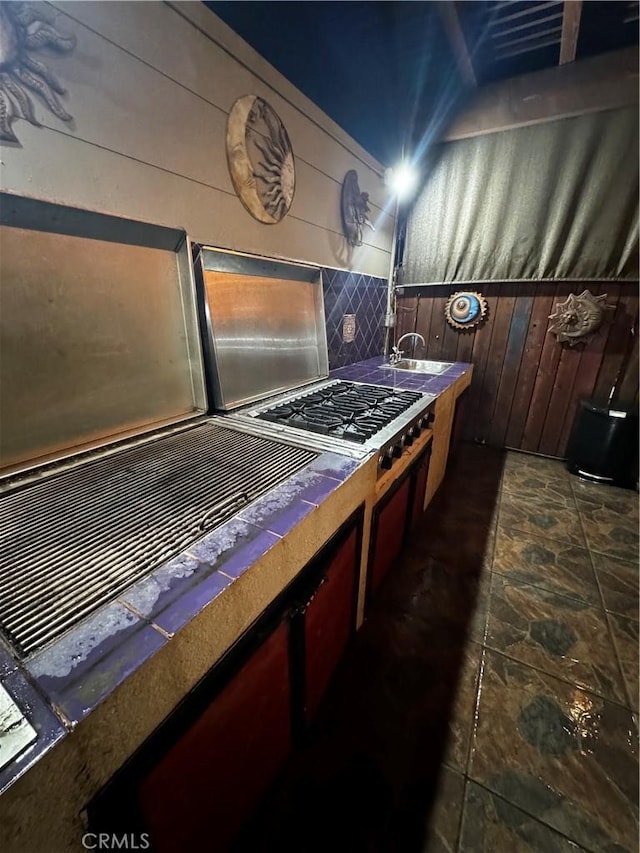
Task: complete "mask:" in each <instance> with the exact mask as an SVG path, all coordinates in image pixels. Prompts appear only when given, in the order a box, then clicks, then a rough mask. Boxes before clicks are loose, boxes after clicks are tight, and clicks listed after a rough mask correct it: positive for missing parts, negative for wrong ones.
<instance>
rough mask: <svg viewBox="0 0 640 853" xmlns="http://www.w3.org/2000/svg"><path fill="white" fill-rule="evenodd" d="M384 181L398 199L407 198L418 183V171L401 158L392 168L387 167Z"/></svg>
mask: <svg viewBox="0 0 640 853" xmlns="http://www.w3.org/2000/svg"><path fill="white" fill-rule="evenodd" d="M385 183H386V184H387V186H388V187H389V189H391V191H392V192H393V193H394V195H395V196H396V197H397V198H398V199H400V200H403V199H406V198H408V197H409V196H410V195H411V193H412V192H413V190H414V189H415V188H416V185H417V183H418V173H417V172H416V170H415V169H414V167H413V166H412V165H411V163H408V162H407V161H406V160H403V161H402V162H401V163H399V164H398V165H397V166H394V167H393V168H392V169H387V171H386V172H385Z"/></svg>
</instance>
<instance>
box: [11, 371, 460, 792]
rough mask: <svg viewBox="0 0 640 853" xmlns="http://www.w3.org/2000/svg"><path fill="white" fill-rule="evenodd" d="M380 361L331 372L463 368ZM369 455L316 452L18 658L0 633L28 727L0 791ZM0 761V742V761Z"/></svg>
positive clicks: (393, 379) (358, 376) (414, 382)
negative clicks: (30, 738)
mask: <svg viewBox="0 0 640 853" xmlns="http://www.w3.org/2000/svg"><path fill="white" fill-rule="evenodd" d="M386 361H387V359H385V358H383V357H382V356H378V357H375V358H372V359H368V360H367V361H362V362H358V363H356V364H352V365H350V366H348V367H342V368H339V369H337V370H334V371H332V373H331V377H332V378H336V379H344V380H352V381H356V382H366V383H370V384H377V385H385V386H391V387H397V388H402V389H406V390H413V391H426V392H429V393H432V394H435V395H439V394H441V393H443V392H444V391H446V390H447V388H449V387H450V386H451V385H452V384H453V383H454V382H455V381H456V380H457V379H458V378H459V377H460V376H462V375H463V374H464V373H465V371H466V370H467V369H468V368H469V366H470V365H467V364H463V363H455V364H453V365H452V367H451V368H449V369H448V370H447V371H446V372H445V373H444V374H442V375H440V376H431V375H427V374H421V375H416V374H411V373H406V372H404V371H399V370H389V369H384V368H381V367H380V365H381V364H383V363H384V362H386ZM370 459H371V457H369V458H368V459H365V460H354V459H351V458H350V457H343V456H339V455H337V454H335V453H323V454H321V455H320V456H318V458H317V459H315V460H314V461H313V462H312V463H310V464H309V465H308V466H306V467H305V468H304V469H302V470H301V471H300V472H298V473H297V474H295V475H294V476H293V477H290V478H289V479H288V480H286V481H285V482H284V483H281V484H280V485H278V486H276V487H275V488H274V489H272V490H271V491H270V492H268V493H267V494H266V495H264V496H263V497H262V498H260V499H259V500H257V501H255V502H254V503H253V504H252V505H251V506H249V507H247V508H246V509H244V510H243V511H242V512H240V513H239V514H238V515H236V516H235V517H234V518H232V519H231V520H230V521H228V522H227V523H226V524H223V525H222V526H220V527H218V528H216V529H215V530H214V531H212V532H211V533H209V534H207V535H206V536H204V537H203V538H202V539H200V540H198V541H197V542H194V543H193V545H191V546H190V547H189V548H188V549H187V550H186V551H185V552H183V553H182V554H179V555H178V556H176V557H175V558H174V559H172V560H170V561H169V562H167V563H165V564H163V565H162V566H160V567H159V568H157V569H156V570H154V571H153V572H152V573H151V574H149V575H148V576H147V577H145V578H143V579H142V580H140V581H138V582H137V583H136V584H134V585H133V586H131V587H130V588H129V589H128V590H126V591H125V592H124V593H122V594H121V595H120V596H119V598H118V599H116V600H115V601H112V602H110V603H109V604H107V605H105V606H103V607H102V608H100V610H98V611H96V612H95V613H94V614H92V615H91V616H90V617H89V618H88V619H86V620H85V621H83V622H82V623H81V624H80V625H78V626H77V627H76V628H74V629H73V630H71V631H69V632H68V633H67V634H65V635H64V636H63V637H62V638H60V639H59V640H58V641H56V642H55V643H53V644H51V645H50V646H48V647H46V648H45V649H43V650H42V651H40V652H38V653H37V654H35V655H33V656H32V657H31V658H29V659H28V660H27V661H24V662H22V661H18V660H17V659H16V658H15V657H14V655H13V653H12V652H11V650H10V649H9V648H8V647H7V646H6V645H5V644H4V643H3V641H2V638H0V684H2V686H3V687H5V689H6V690H8V692H9V694H10V695H11V696H12V698H13V699H14V701H15V702H16V703H17V704H18V705H19V707H20V708H21V709H22V711H23V712H24V714H25V716H26V717H27V719H28V720H29V722H30V723H31V725H32V726H33V727H34V728H35V730H36V732H37V734H38V737H37V740H36V741H35V742H34V743H33V744H32V745H31V746H29V747H27V748H26V749H25V750H24V751H23V752H21V753H20V755H18V756H17V757H16V758H15V759H13V760H12V761H10V762H9V763H7V764H5V765H4V766H0V794H2V793H3V792H4V791H5V790H6V789H7V788H9V787H10V786H12V784H13V783H14V782H15V781H17V780H18V779H19V778H20V777H21V776H23V775H24V774H25V773H26V771H27V770H29V769H30V768H31V767H32V766H33V765H34V764H36V763H37V762H39V760H40V759H41V758H42V757H43V756H44V755H45V754H46V753H47V752H49V751H50V750H51V748H52V747H54V746H55V745H56V744H58V742H59V741H61V740H62V739H64V738H65V736H66V735H67V734H69V733H70V732H71V731H72V730H74V729H75V728H76V726H78V724H79V723H80V722H81V721H82V720H84V719H85V718H86V717H87V716H88V715H90V714H91V712H92V711H94V709H96V708H97V706H98V705H100V704H101V703H102V702H103V701H104V700H105V699H106V698H107V697H109V696H110V695H111V694H113V693H114V691H116V690H117V688H118V687H119V686H120V685H122V684H123V682H124V681H125V680H126V679H128V678H129V677H130V676H131V675H132V674H133V673H134V672H136V671H137V670H139V669H140V668H141V667H142V666H143V664H145V663H146V662H147V661H148V660H149V659H150V658H152V657H153V656H154V655H156V653H157V652H158V651H159V650H160V649H162V648H163V647H165V646H166V645H167V644H170V643H171V641H172V639H173V637H174V635H175V634H176V633H177V632H178V631H180V630H181V629H182V628H183V627H184V626H186V625H187V624H188V623H189V622H191V621H192V620H194V619H195V617H196V616H197V615H198V614H199V613H201V612H202V611H203V610H204V609H205V608H206V607H207V606H208V605H209V604H211V603H212V602H213V601H214V600H216V599H218V598H219V597H221V596H222V595H223V594H224V593H226V592H227V591H228V590H230V588H231V587H232V586H233V585H234V584H235V583H236V582H237V580H238V579H239V578H240V577H241V576H242V575H244V574H245V573H246V572H247V570H248V569H250V568H251V567H252V566H254V565H255V564H256V563H257V562H259V561H260V560H261V558H262V557H263V556H264V555H265V554H267V552H269V551H270V550H271V549H272V548H274V546H275V545H277V544H278V543H279V542H280V541H281V540H282V539H284V538H285V537H287V536H289V535H290V534H291V532H292V531H293V530H294V528H296V527H297V526H298V525H299V524H300V523H301V522H302V521H303V520H304V519H305V518H306V517H307V516H308V515H310V514H311V513H312V512H313V511H314V510H316V509H317V508H318V507H319V506H320V505H321V504H323V502H325V501H326V499H327V498H328V497H329V496H330V495H332V494H333V493H334V492H335V491H336V490H337V489H338V488H339V487H340V486H341V485H343V484H344V483H346V481H347V480H349V479H350V478H351V477H352V476H353V475H354V473H355V472H356V471H357V470H359V469H361V468H362V467H363V466H364V465H366V464H367V462H369V461H370ZM373 484H374V485H375V480H373ZM339 523H341V521H340V522H339ZM339 523H338V524H336V529H337V528H338V527H339ZM303 566H304V563H303V564H301V565H300V566H299V569H302V568H303ZM214 662H215V661H212V663H214ZM0 747H1V743H0ZM1 758H2V752H1V748H0V764H1V763H2V762H1Z"/></svg>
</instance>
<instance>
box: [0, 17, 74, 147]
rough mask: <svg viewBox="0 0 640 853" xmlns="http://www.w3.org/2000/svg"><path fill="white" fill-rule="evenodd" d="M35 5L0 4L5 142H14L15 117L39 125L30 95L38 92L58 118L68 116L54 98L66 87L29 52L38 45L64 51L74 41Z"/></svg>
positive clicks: (0, 133)
mask: <svg viewBox="0 0 640 853" xmlns="http://www.w3.org/2000/svg"><path fill="white" fill-rule="evenodd" d="M35 7H36V4H31V3H7V2H1V3H0V139H1V140H4V141H5V142H18V137H17V136H16V135H15V133H14V131H13V127H12V125H13V122H14V121H15V120H16V119H17V118H23V119H26V120H27V121H28V122H29V123H30V124H33V125H35V126H36V127H41V124H40V122H39V121H38V120H37V118H36V116H35V112H34V108H33V103H32V102H31V97H30V96H31V95H32V94H35V95H38V96H39V97H40V98H41V99H42V100H43V101H44V103H45V104H46V105H47V107H48V108H49V110H50V111H51V112H52V113H53V114H54V115H55V116H57V117H58V118H59V119H62V121H71V119H72V116H70V115H69V113H68V112H67V111H66V110H65V109H64V107H63V106H62V104H61V103H60V100H59V99H58V95H64V94H65V93H66V90H65V89H64V88H63V87H62V86H61V85H60V82H59V81H58V80H57V78H56V77H55V75H54V74H53V73H52V72H51V71H49V69H48V68H47V66H46V65H45V64H44V62H40V60H38V59H36V58H35V57H34V56H33V54H34V53H37V52H38V51H39V50H42V48H52V49H53V50H57V51H59V52H61V53H68V52H69V51H71V50H73V48H74V46H75V43H76V40H75V38H74V37H73V36H70V37H68V38H67V37H65V36H63V35H61V34H60V33H59V32H58V31H57V30H56V29H55V28H54V27H52V26H51V25H50V24H48V23H46V21H43V20H42V19H41V18H40V14H41V13H39V12H38V9H37V8H35Z"/></svg>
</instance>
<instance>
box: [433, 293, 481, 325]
mask: <svg viewBox="0 0 640 853" xmlns="http://www.w3.org/2000/svg"><path fill="white" fill-rule="evenodd" d="M487 308H488V306H487V300H486V299H485V298H484V296H483V295H482V294H481V293H476V292H475V291H473V290H464V291H461V292H459V293H454V294H453V295H452V296H450V297H449V298H448V299H447V304H446V305H445V306H444V316H445V317H446V319H447V323H448V324H449V325H450V326H453V328H454V329H458V330H459V331H465V330H466V329H473V328H475V327H476V326H478V325H480V323H481V322H482V321H483V320H484V318H485V317H486V315H487Z"/></svg>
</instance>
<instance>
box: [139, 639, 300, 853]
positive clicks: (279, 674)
mask: <svg viewBox="0 0 640 853" xmlns="http://www.w3.org/2000/svg"><path fill="white" fill-rule="evenodd" d="M290 748H291V730H290V690H289V658H288V625H287V624H286V623H284V622H283V623H281V624H280V626H279V627H278V628H276V630H275V631H274V632H273V633H272V634H271V635H270V636H269V637H268V638H267V639H266V640H265V642H264V643H263V644H262V645H261V646H260V647H259V648H258V650H257V651H256V652H254V654H253V655H252V657H250V658H249V660H248V661H247V662H246V663H245V664H244V666H243V667H242V669H241V670H240V671H239V672H238V674H237V675H236V676H235V677H234V678H233V679H232V680H231V681H230V682H229V683H228V684H227V685H226V687H224V688H223V690H222V691H221V693H219V694H218V696H217V697H216V698H215V699H214V701H213V702H212V703H211V704H210V705H209V707H208V708H207V709H206V710H205V711H204V712H203V714H202V715H201V716H200V717H199V718H198V720H197V721H196V722H195V723H194V724H193V725H192V726H191V727H190V728H189V729H188V730H187V731H186V732H185V733H184V734H183V735H182V736H181V737H180V740H179V741H178V742H177V743H176V744H175V745H174V746H173V747H172V748H171V749H170V750H169V752H168V753H166V755H164V757H163V758H162V759H161V760H160V761H159V763H158V764H157V765H155V766H154V767H153V769H152V770H151V771H150V773H149V774H148V775H147V776H146V778H145V779H144V780H143V781H142V783H141V785H140V787H139V789H138V798H139V803H140V808H141V811H142V814H143V817H144V821H145V824H146V826H147V827H148V829H149V831H150V833H151V836H152V839H153V842H154V845H155V846H154V849H157V850H158V851H159V853H183V851H187V850H216V851H218V853H222V851H224V850H226V849H227V848H228V846H229V844H230V843H231V842H232V840H233V839H234V837H235V836H236V835H237V833H238V831H239V830H240V828H241V826H242V825H243V823H244V822H245V821H246V819H247V818H248V817H249V816H250V814H251V812H252V811H253V809H254V808H255V806H256V804H257V803H258V801H259V799H260V797H261V796H262V795H263V794H264V793H265V791H266V789H267V788H268V787H269V785H270V783H271V782H272V780H273V778H274V777H275V776H276V774H277V773H278V771H279V770H280V768H281V766H282V764H283V762H284V760H285V759H286V757H287V755H288V754H289V751H290Z"/></svg>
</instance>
